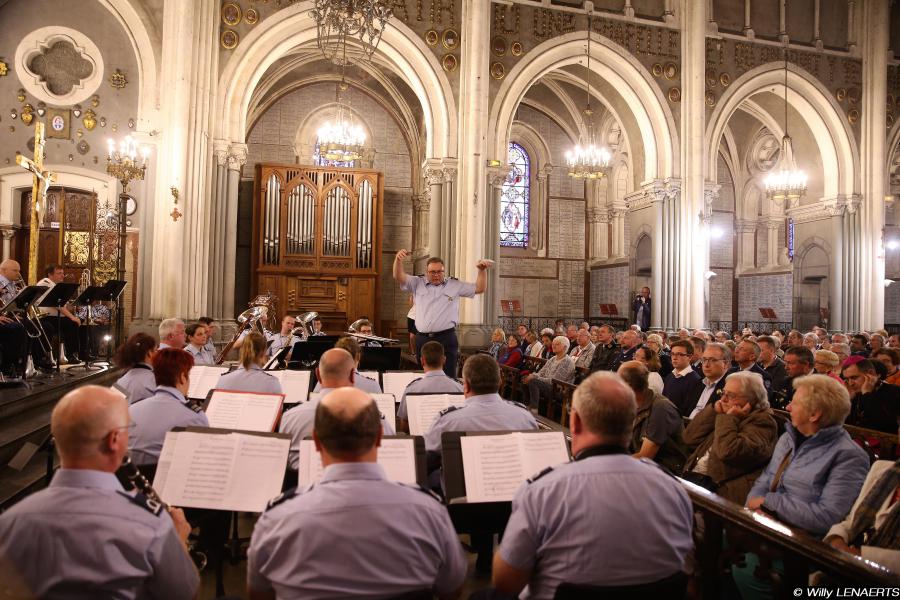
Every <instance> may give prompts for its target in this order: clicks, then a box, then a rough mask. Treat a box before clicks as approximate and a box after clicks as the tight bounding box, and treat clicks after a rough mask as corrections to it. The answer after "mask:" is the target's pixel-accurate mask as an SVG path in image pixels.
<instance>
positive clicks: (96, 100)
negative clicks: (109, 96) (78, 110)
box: [91, 94, 100, 108]
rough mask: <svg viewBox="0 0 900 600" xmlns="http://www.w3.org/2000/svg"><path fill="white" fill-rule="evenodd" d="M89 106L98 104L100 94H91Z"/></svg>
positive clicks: (95, 106)
mask: <svg viewBox="0 0 900 600" xmlns="http://www.w3.org/2000/svg"><path fill="white" fill-rule="evenodd" d="M91 106H93V107H94V108H97V107H98V106H100V96H98V95H97V94H94V95H93V96H91Z"/></svg>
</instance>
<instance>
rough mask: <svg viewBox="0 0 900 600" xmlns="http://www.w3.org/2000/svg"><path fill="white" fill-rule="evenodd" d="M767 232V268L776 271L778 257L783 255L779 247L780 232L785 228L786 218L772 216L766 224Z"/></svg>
mask: <svg viewBox="0 0 900 600" xmlns="http://www.w3.org/2000/svg"><path fill="white" fill-rule="evenodd" d="M765 224H766V231H767V232H768V236H767V237H766V268H767V269H774V268H776V267H777V266H778V257H779V256H780V255H781V247H780V246H779V245H778V232H779V230H781V229H783V228H784V217H773V216H770V217H769V219H768V220H767V221H766V222H765Z"/></svg>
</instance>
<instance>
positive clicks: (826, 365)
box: [813, 350, 843, 383]
mask: <svg viewBox="0 0 900 600" xmlns="http://www.w3.org/2000/svg"><path fill="white" fill-rule="evenodd" d="M840 364H841V363H840V360H839V359H838V355H837V354H835V353H834V352H832V351H831V350H816V351H815V353H814V354H813V369H815V372H816V373H818V374H819V375H828V376H829V377H834V378H835V379H837V380H838V381H840V382H841V383H843V380H842V379H841V377H840V375H838V374H837V373H836V372H835V371H838V370H840Z"/></svg>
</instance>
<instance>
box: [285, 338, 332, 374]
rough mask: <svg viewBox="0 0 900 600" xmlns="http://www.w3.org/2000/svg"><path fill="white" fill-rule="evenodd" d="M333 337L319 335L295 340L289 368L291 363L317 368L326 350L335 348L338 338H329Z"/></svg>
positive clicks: (302, 366)
mask: <svg viewBox="0 0 900 600" xmlns="http://www.w3.org/2000/svg"><path fill="white" fill-rule="evenodd" d="M333 337H334V336H317V337H310V338H308V339H305V340H300V341H297V342H294V346H293V348H291V356H290V360H289V361H288V368H291V363H300V365H301V368H310V369H315V368H316V366H317V365H318V364H319V359H320V358H322V355H323V354H324V353H325V351H326V350H331V349H332V348H334V342H335V341H337V340H336V339H334V340H332V339H328V338H333Z"/></svg>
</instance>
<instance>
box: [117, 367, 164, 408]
mask: <svg viewBox="0 0 900 600" xmlns="http://www.w3.org/2000/svg"><path fill="white" fill-rule="evenodd" d="M115 386H116V387H117V388H118V389H119V390H120V391H121V392H122V393H123V394H125V397H126V398H127V399H128V404H134V403H135V402H139V401H141V400H143V399H144V398H149V397H150V396H152V395H153V394H155V393H156V376H155V375H154V374H153V367H151V366H150V365H148V364H147V363H138V364H136V365H134V366H133V367H131V368H130V369H128V372H127V373H125V374H124V375H122V376H121V377H119V379H118V381H116V383H115Z"/></svg>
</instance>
